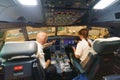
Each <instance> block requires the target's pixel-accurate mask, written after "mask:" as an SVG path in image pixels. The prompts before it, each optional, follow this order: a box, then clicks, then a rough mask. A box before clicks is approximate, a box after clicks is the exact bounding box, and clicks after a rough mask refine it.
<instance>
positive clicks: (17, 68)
mask: <svg viewBox="0 0 120 80" xmlns="http://www.w3.org/2000/svg"><path fill="white" fill-rule="evenodd" d="M19 70H23V66H15V67H14V71H19Z"/></svg>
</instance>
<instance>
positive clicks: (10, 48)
mask: <svg viewBox="0 0 120 80" xmlns="http://www.w3.org/2000/svg"><path fill="white" fill-rule="evenodd" d="M36 52H37V44H36V42H33V41H25V42H6V43H5V44H4V46H3V48H2V50H1V52H0V57H1V58H5V59H8V58H11V57H16V56H32V55H33V54H35V53H36Z"/></svg>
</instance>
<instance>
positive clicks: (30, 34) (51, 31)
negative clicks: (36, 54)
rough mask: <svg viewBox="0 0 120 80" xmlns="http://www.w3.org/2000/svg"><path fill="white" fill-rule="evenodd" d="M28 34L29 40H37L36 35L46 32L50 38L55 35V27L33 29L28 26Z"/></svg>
mask: <svg viewBox="0 0 120 80" xmlns="http://www.w3.org/2000/svg"><path fill="white" fill-rule="evenodd" d="M26 29H27V33H28V37H29V39H35V38H36V34H37V33H38V32H41V31H43V32H46V33H48V36H53V35H55V27H37V28H34V27H31V26H27V28H26Z"/></svg>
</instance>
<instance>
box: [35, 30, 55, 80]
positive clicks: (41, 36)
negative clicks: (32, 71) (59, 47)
mask: <svg viewBox="0 0 120 80" xmlns="http://www.w3.org/2000/svg"><path fill="white" fill-rule="evenodd" d="M47 39H48V36H47V33H45V32H39V33H38V34H37V36H36V43H37V44H38V52H37V57H38V58H39V60H40V64H41V65H42V67H43V68H44V70H45V73H46V76H47V78H49V80H52V79H50V78H51V77H54V75H55V74H56V73H57V70H56V67H55V66H53V65H51V64H50V63H51V61H50V54H49V52H48V53H46V54H45V51H44V48H45V47H46V45H45V44H46V42H47ZM52 43H53V42H52ZM52 43H47V44H49V45H47V46H50V45H51V44H52ZM44 45H45V46H44ZM49 74H51V76H48V75H49Z"/></svg>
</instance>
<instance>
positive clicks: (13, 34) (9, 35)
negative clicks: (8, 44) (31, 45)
mask: <svg viewBox="0 0 120 80" xmlns="http://www.w3.org/2000/svg"><path fill="white" fill-rule="evenodd" d="M24 40H25V38H24V35H23V32H22V30H21V29H20V28H19V29H10V30H7V31H6V37H5V41H24Z"/></svg>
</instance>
